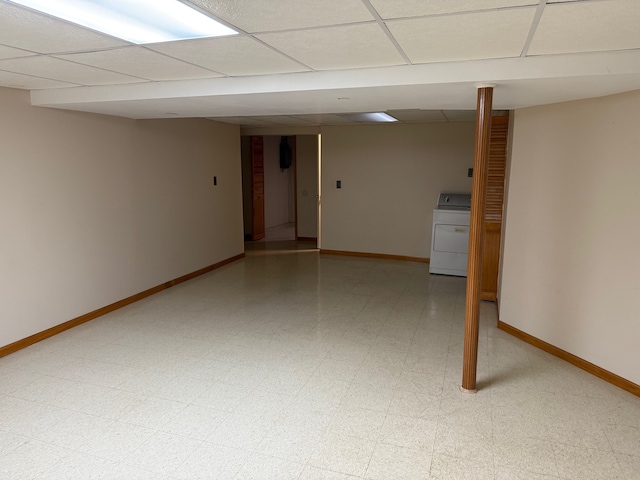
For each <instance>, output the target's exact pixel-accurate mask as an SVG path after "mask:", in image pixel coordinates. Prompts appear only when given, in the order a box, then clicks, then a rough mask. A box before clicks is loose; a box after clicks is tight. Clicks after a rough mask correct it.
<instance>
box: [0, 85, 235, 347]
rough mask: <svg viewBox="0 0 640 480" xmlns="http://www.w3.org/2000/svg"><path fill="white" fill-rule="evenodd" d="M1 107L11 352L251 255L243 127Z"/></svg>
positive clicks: (0, 281) (0, 334)
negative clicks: (246, 252)
mask: <svg viewBox="0 0 640 480" xmlns="http://www.w3.org/2000/svg"><path fill="white" fill-rule="evenodd" d="M0 105H2V109H0V144H1V145H2V147H1V148H2V155H0V172H2V173H1V174H0V225H2V235H0V271H1V272H2V276H1V277H0V345H7V344H9V343H12V342H15V341H17V340H20V339H22V338H25V337H27V336H29V335H32V334H34V333H37V332H40V331H42V330H45V329H47V328H50V327H52V326H55V325H57V324H60V323H62V322H65V321H67V320H70V319H72V318H75V317H77V316H80V315H83V314H85V313H87V312H90V311H93V310H95V309H97V308H100V307H103V306H105V305H108V304H111V303H113V302H115V301H118V300H121V299H123V298H126V297H128V296H130V295H133V294H135V293H138V292H140V291H143V290H145V289H148V288H150V287H153V286H155V285H158V284H160V283H163V282H166V281H168V280H170V279H173V278H176V277H179V276H181V275H184V274H187V273H189V272H193V271H195V270H197V269H199V268H202V267H205V266H208V265H211V264H214V263H216V262H219V261H221V260H224V259H227V258H230V257H232V256H234V255H237V254H240V253H242V252H243V249H244V245H243V241H242V240H243V239H242V192H241V189H242V187H241V173H240V135H239V128H238V127H237V126H233V125H224V124H218V123H215V122H212V121H209V120H178V119H174V120H147V121H134V120H128V119H122V118H116V117H109V116H103V115H94V114H85V113H78V112H66V111H61V110H52V109H45V108H38V107H31V106H30V105H29V94H28V92H26V91H20V90H11V89H4V88H0ZM214 175H216V176H217V177H218V186H217V187H214V186H213V181H212V180H213V176H214Z"/></svg>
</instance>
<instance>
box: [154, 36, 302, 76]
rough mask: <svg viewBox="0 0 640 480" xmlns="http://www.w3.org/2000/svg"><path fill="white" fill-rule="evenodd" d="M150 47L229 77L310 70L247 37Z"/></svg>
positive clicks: (181, 42) (172, 43)
mask: <svg viewBox="0 0 640 480" xmlns="http://www.w3.org/2000/svg"><path fill="white" fill-rule="evenodd" d="M148 48H150V49H152V50H156V51H158V52H162V53H165V54H167V55H170V56H172V57H175V58H178V59H180V60H184V61H186V62H189V63H193V64H195V65H200V66H202V67H204V68H208V69H211V70H214V71H216V72H220V73H223V74H225V75H230V76H241V75H265V74H271V73H290V72H301V71H306V70H308V69H307V68H305V67H303V66H302V65H300V64H299V63H297V62H294V61H293V60H291V59H290V58H287V57H285V56H284V55H282V54H280V53H278V52H275V51H274V50H272V49H271V48H269V47H267V46H265V45H263V44H262V43H260V42H258V41H256V40H255V39H253V38H251V37H246V36H231V37H218V38H206V39H197V40H183V41H180V42H167V43H157V44H153V45H148Z"/></svg>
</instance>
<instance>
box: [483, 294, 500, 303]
mask: <svg viewBox="0 0 640 480" xmlns="http://www.w3.org/2000/svg"><path fill="white" fill-rule="evenodd" d="M480 300H486V301H488V302H496V303H497V301H498V297H496V294H495V293H488V292H481V293H480Z"/></svg>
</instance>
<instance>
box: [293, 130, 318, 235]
mask: <svg viewBox="0 0 640 480" xmlns="http://www.w3.org/2000/svg"><path fill="white" fill-rule="evenodd" d="M296 181H297V185H298V188H297V193H298V221H297V223H298V236H299V237H307V238H317V237H318V199H317V198H316V195H318V136H317V135H298V136H296Z"/></svg>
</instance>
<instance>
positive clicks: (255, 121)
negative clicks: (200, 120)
mask: <svg viewBox="0 0 640 480" xmlns="http://www.w3.org/2000/svg"><path fill="white" fill-rule="evenodd" d="M209 120H215V121H216V122H223V123H234V124H236V125H245V126H250V127H273V126H274V124H273V123H272V122H265V121H264V120H261V119H260V118H259V117H209Z"/></svg>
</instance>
